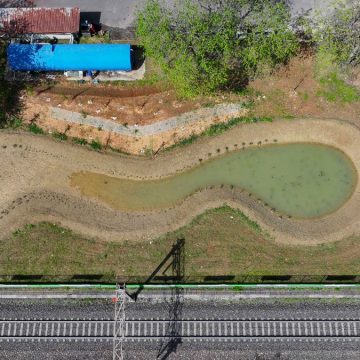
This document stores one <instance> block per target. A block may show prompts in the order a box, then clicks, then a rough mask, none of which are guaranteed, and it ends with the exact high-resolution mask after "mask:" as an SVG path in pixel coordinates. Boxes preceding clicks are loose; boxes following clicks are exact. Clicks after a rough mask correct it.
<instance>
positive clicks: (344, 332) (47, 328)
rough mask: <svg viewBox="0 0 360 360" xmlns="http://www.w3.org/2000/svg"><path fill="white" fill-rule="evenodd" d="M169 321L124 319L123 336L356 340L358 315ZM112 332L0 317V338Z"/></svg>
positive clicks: (108, 325)
mask: <svg viewBox="0 0 360 360" xmlns="http://www.w3.org/2000/svg"><path fill="white" fill-rule="evenodd" d="M172 323H173V322H172V321H171V320H168V319H127V320H126V323H125V340H126V341H129V340H130V341H131V340H133V341H135V340H138V341H147V340H162V339H172V338H177V339H180V338H181V339H183V340H193V341H197V340H200V341H202V340H204V341H209V340H210V341H211V340H213V341H222V340H224V341H227V340H230V341H233V340H238V341H242V340H244V341H253V340H255V341H258V340H261V339H263V340H269V341H271V340H275V341H277V340H281V339H282V340H289V339H294V340H296V339H298V340H300V341H302V340H305V341H306V339H307V340H309V339H313V340H316V339H317V340H321V339H322V340H324V341H327V340H329V339H340V340H341V339H342V340H344V341H346V340H348V341H359V340H360V319H182V320H177V324H178V329H179V330H178V332H177V333H175V334H174V333H172V332H170V331H169V330H170V329H171V324H172ZM113 336H114V322H113V320H112V319H68V320H65V319H58V320H57V319H39V320H35V319H2V320H0V341H10V340H13V341H35V340H38V341H41V340H45V341H54V340H55V341H61V340H63V341H98V340H99V341H102V340H107V341H109V340H112V339H113ZM282 340H281V341H282Z"/></svg>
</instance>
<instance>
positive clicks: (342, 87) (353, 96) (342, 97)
mask: <svg viewBox="0 0 360 360" xmlns="http://www.w3.org/2000/svg"><path fill="white" fill-rule="evenodd" d="M319 82H320V85H321V90H319V91H318V93H317V95H318V96H321V97H323V98H325V99H326V100H327V101H329V102H336V101H338V102H341V103H353V102H356V101H360V92H359V90H358V89H356V88H355V87H353V86H350V85H348V84H346V83H345V82H344V81H343V80H342V79H340V78H339V76H338V74H337V73H336V72H332V73H330V74H329V75H327V76H325V77H322V78H321V79H320V80H319Z"/></svg>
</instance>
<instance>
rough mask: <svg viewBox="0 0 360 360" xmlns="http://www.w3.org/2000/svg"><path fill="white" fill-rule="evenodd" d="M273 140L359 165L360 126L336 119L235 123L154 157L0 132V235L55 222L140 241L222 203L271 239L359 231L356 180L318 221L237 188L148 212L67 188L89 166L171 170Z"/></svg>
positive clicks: (120, 173) (126, 173) (148, 175)
mask: <svg viewBox="0 0 360 360" xmlns="http://www.w3.org/2000/svg"><path fill="white" fill-rule="evenodd" d="M265 139H266V140H267V141H268V142H274V141H277V142H278V143H286V142H287V143H289V142H316V143H319V142H320V143H324V144H327V145H332V146H336V147H338V148H340V149H342V150H343V151H344V152H346V153H347V154H348V155H349V156H350V158H351V159H352V160H353V162H354V165H355V167H356V169H360V154H359V152H358V144H359V140H360V131H359V129H358V128H356V127H355V126H353V125H351V124H349V123H346V122H341V121H336V120H311V119H303V120H291V121H285V120H279V121H275V122H273V123H257V124H244V125H240V126H238V127H236V128H233V129H232V130H229V131H228V132H226V133H224V134H222V135H220V136H217V137H213V138H203V139H201V140H199V141H198V142H196V143H195V144H192V145H190V146H187V147H183V148H178V149H176V150H174V151H171V152H166V153H163V154H161V155H159V156H158V157H157V158H156V159H153V160H152V159H146V158H139V157H130V156H129V157H125V156H122V155H119V154H114V153H109V154H103V153H98V152H95V151H91V150H87V149H85V148H82V147H80V146H74V145H70V144H66V143H61V142H56V141H54V140H52V139H50V138H47V137H39V136H35V135H32V134H27V133H9V132H1V133H0V152H1V154H0V159H1V160H0V164H1V168H2V172H1V174H0V184H1V188H2V192H1V196H0V236H6V235H7V234H8V233H9V232H11V231H14V230H15V229H17V228H19V227H20V226H22V225H24V224H26V223H34V222H37V221H42V220H46V221H52V222H59V223H61V225H63V226H67V227H70V228H71V229H73V230H75V231H79V232H82V233H84V234H86V235H89V236H95V237H99V238H101V239H104V240H112V241H122V240H147V239H151V238H153V237H155V236H159V235H161V234H163V233H165V232H167V231H172V230H175V229H176V228H178V227H180V226H183V225H185V224H187V223H188V222H189V221H190V220H191V219H192V218H193V217H194V216H196V215H198V214H200V213H202V212H203V211H204V210H206V209H209V208H213V207H217V206H220V205H223V204H224V203H227V204H229V205H231V206H233V207H235V208H238V209H240V210H241V211H243V212H244V213H245V214H246V215H248V216H249V217H250V218H252V219H254V220H256V221H257V222H259V224H260V225H261V226H262V227H263V228H264V229H265V230H266V231H268V232H269V233H270V234H272V235H273V236H274V238H275V240H276V241H279V242H283V243H292V244H317V243H322V242H328V241H334V240H339V239H342V238H344V237H346V236H349V235H351V234H353V233H357V232H360V221H359V216H360V215H359V214H360V201H359V200H360V186H359V184H357V187H356V190H355V192H354V195H353V196H352V198H351V199H350V200H349V201H348V202H347V203H346V204H345V205H344V206H343V207H342V208H340V209H339V210H338V211H336V212H335V213H333V214H330V215H328V216H326V217H324V218H321V219H315V220H296V219H290V218H285V217H280V216H279V214H277V213H276V212H272V211H271V210H270V209H269V208H268V207H266V206H264V204H263V203H262V202H261V201H259V200H257V199H254V198H253V197H249V196H248V195H247V194H246V193H245V192H242V191H241V190H240V189H230V188H225V187H224V188H220V187H219V188H209V189H204V190H202V191H199V192H197V193H196V194H194V195H192V196H190V197H188V198H187V199H185V200H184V201H183V202H182V203H180V204H179V205H178V206H176V207H174V208H169V209H164V210H157V211H152V212H122V211H117V210H115V209H112V208H110V207H109V206H107V205H106V204H104V203H101V202H100V201H96V200H92V199H88V198H84V197H82V196H81V194H80V192H79V191H78V190H77V189H74V188H72V187H71V186H70V182H69V177H70V176H71V175H72V174H73V173H74V172H78V171H92V172H97V173H102V174H105V175H110V176H114V177H123V178H128V179H156V178H160V177H164V176H170V175H173V174H176V173H178V172H180V171H184V170H186V169H189V168H191V167H194V166H196V165H197V164H199V159H204V160H206V159H207V158H209V157H213V156H217V155H215V154H218V151H217V149H220V154H221V153H224V152H225V151H231V150H235V149H237V148H238V144H242V143H245V144H246V146H258V145H251V144H257V143H258V142H259V141H262V143H265Z"/></svg>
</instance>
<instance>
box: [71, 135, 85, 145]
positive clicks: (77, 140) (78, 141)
mask: <svg viewBox="0 0 360 360" xmlns="http://www.w3.org/2000/svg"><path fill="white" fill-rule="evenodd" d="M71 141H72V142H73V143H74V144H77V145H88V142H87V141H86V140H85V139H81V138H78V137H73V138H71Z"/></svg>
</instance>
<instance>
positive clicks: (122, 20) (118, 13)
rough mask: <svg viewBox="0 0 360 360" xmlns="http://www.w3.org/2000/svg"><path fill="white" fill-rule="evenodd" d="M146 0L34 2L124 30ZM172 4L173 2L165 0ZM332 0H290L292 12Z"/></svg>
mask: <svg viewBox="0 0 360 360" xmlns="http://www.w3.org/2000/svg"><path fill="white" fill-rule="evenodd" d="M145 2H146V0H102V1H99V0H35V3H36V5H37V6H46V7H64V6H65V7H72V6H78V7H80V9H81V11H83V12H101V18H100V21H101V22H102V23H103V24H106V25H108V26H111V27H118V28H122V29H126V28H127V27H129V26H130V25H131V24H132V22H133V20H134V14H135V12H136V9H138V8H139V7H141V6H143V4H144V3H145ZM167 2H168V3H170V4H171V3H173V0H167ZM331 2H332V0H291V3H292V4H293V12H294V13H297V12H299V11H301V9H311V8H313V9H320V8H323V9H327V8H328V5H329V4H330V3H331Z"/></svg>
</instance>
